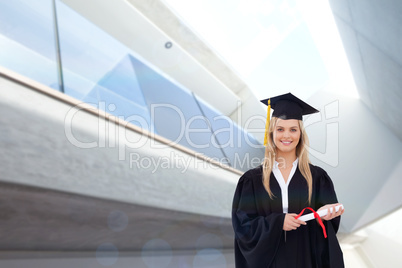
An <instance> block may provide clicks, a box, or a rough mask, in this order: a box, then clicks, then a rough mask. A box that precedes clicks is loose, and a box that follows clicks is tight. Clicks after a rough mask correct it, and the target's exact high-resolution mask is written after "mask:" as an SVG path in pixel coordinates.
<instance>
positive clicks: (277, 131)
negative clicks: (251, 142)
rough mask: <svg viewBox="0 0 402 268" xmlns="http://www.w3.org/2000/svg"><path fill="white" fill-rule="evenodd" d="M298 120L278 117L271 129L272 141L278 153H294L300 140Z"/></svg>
mask: <svg viewBox="0 0 402 268" xmlns="http://www.w3.org/2000/svg"><path fill="white" fill-rule="evenodd" d="M300 133H301V131H300V127H299V121H298V120H296V119H290V120H283V119H278V121H277V122H276V126H275V128H274V131H273V141H274V144H275V146H276V148H277V150H278V153H286V154H288V153H294V154H295V155H296V147H297V145H298V144H299V141H300Z"/></svg>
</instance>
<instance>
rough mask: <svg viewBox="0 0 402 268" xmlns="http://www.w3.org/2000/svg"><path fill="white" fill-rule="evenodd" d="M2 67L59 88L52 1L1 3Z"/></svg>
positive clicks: (21, 0)
mask: <svg viewBox="0 0 402 268" xmlns="http://www.w3.org/2000/svg"><path fill="white" fill-rule="evenodd" d="M0 51H1V53H0V65H1V66H3V67H5V68H8V69H10V70H12V71H15V72H17V73H20V74H22V75H24V76H27V77H29V78H31V79H33V80H36V81H38V82H40V83H42V84H44V85H47V86H49V87H52V88H54V89H58V87H59V86H58V85H59V83H58V71H57V61H56V42H55V36H54V24H53V5H52V1H51V0H42V1H31V0H12V1H1V2H0Z"/></svg>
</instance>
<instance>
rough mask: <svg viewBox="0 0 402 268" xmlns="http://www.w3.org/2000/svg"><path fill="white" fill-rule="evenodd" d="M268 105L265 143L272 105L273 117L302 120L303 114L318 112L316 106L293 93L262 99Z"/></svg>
mask: <svg viewBox="0 0 402 268" xmlns="http://www.w3.org/2000/svg"><path fill="white" fill-rule="evenodd" d="M261 102H262V103H264V104H265V105H267V106H268V111H267V123H266V125H265V136H264V145H267V135H268V127H269V121H270V113H271V107H272V109H274V112H273V113H272V117H278V118H281V119H284V120H287V119H297V120H302V119H303V115H307V114H313V113H318V112H319V111H318V110H317V109H315V108H314V107H312V106H310V105H308V104H307V103H305V102H304V101H302V100H301V99H299V98H298V97H296V96H294V95H293V94H292V93H287V94H283V95H279V96H276V97H273V98H269V99H265V100H262V101H261Z"/></svg>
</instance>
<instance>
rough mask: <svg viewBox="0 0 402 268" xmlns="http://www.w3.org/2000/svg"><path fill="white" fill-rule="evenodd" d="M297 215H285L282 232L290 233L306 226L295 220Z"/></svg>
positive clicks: (302, 222) (304, 223)
mask: <svg viewBox="0 0 402 268" xmlns="http://www.w3.org/2000/svg"><path fill="white" fill-rule="evenodd" d="M296 216H297V214H295V213H289V214H286V215H285V220H284V221H283V230H284V231H291V230H296V229H297V228H299V227H300V225H306V222H304V221H302V220H299V219H296V218H295V217H296Z"/></svg>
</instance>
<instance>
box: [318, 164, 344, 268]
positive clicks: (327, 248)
mask: <svg viewBox="0 0 402 268" xmlns="http://www.w3.org/2000/svg"><path fill="white" fill-rule="evenodd" d="M319 173H320V175H319V178H318V181H319V185H318V192H317V197H318V198H317V200H316V208H317V209H319V208H320V207H322V206H324V205H327V204H333V203H338V199H337V197H336V193H335V189H334V184H333V182H332V180H331V178H330V177H329V176H328V174H327V173H326V172H325V171H324V170H322V169H320V172H319ZM340 221H341V217H340V216H339V217H336V218H334V219H332V220H330V221H323V222H324V225H325V228H326V230H327V235H328V238H327V239H325V238H324V236H323V235H318V236H317V240H318V241H317V243H318V245H320V246H319V248H318V249H319V250H318V255H319V256H320V258H319V263H320V265H319V266H318V267H335V268H338V267H340V268H341V267H344V262H343V253H342V250H341V248H340V246H339V242H338V239H337V237H336V233H337V232H338V230H339V225H340Z"/></svg>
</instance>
